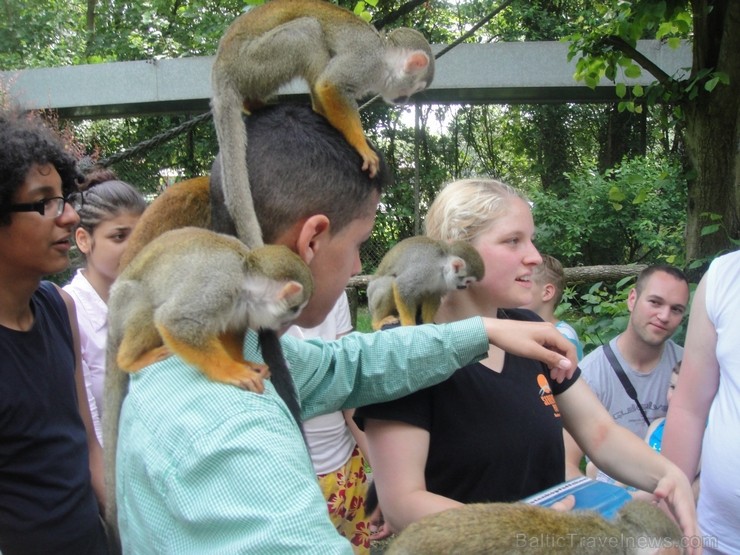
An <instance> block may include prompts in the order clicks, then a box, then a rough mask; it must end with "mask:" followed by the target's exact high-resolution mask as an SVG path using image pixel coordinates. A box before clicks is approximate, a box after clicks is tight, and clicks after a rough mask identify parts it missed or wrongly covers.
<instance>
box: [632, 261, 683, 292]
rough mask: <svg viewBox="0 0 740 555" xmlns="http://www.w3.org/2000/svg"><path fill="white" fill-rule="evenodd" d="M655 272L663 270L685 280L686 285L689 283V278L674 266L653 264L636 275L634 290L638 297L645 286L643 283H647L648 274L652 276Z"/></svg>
mask: <svg viewBox="0 0 740 555" xmlns="http://www.w3.org/2000/svg"><path fill="white" fill-rule="evenodd" d="M655 272H665V273H666V274H668V275H670V276H673V277H674V278H676V279H677V280H679V281H684V282H686V285H687V286H688V285H689V279H688V278H687V277H686V274H684V273H683V272H682V271H681V270H679V269H678V268H676V267H675V266H671V265H669V264H654V265H652V266H648V267H647V268H645V269H644V270H643V271H642V272H640V275H638V276H637V281H636V282H635V292H636V293H637V296H638V297H639V296H640V295H641V294H642V290H643V289H644V288H645V284H646V283H647V281H648V279H650V276H652V275H653V274H654V273H655Z"/></svg>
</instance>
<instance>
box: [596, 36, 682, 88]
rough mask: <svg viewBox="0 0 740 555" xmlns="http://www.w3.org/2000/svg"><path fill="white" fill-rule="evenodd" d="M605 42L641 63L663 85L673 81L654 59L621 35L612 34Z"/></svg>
mask: <svg viewBox="0 0 740 555" xmlns="http://www.w3.org/2000/svg"><path fill="white" fill-rule="evenodd" d="M604 44H607V45H609V46H612V47H614V48H616V49H617V50H619V51H620V52H622V53H623V54H624V55H626V56H627V57H629V58H631V59H632V60H634V61H635V62H637V63H638V64H640V65H641V66H642V67H644V68H645V69H646V70H647V71H648V72H650V74H651V75H652V76H653V77H655V78H656V79H657V80H658V82H660V83H661V84H662V85H666V84H668V83H672V82H673V78H672V77H671V76H670V75H668V74H667V73H666V72H665V71H663V70H662V69H660V68H659V67H658V66H657V65H656V64H655V63H654V62H653V61H652V60H650V59H649V58H648V57H647V56H645V55H644V54H642V53H641V52H639V51H638V50H637V49H636V48H634V47H633V46H630V45H629V44H628V43H627V42H626V41H625V40H624V39H622V38H620V37H615V36H610V37H606V38H605V39H604Z"/></svg>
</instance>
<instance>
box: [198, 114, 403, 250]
mask: <svg viewBox="0 0 740 555" xmlns="http://www.w3.org/2000/svg"><path fill="white" fill-rule="evenodd" d="M246 125H247V136H248V138H249V140H248V146H247V167H248V169H249V183H250V186H251V190H252V197H253V198H254V206H255V211H256V213H257V219H258V220H259V223H260V226H261V228H262V237H263V239H264V242H265V243H271V242H273V241H274V240H275V239H276V238H277V237H278V236H279V235H280V234H281V233H282V232H283V231H285V229H287V228H288V227H290V226H292V225H293V224H294V223H296V222H298V221H300V220H301V219H304V218H307V217H310V216H312V215H315V214H324V215H326V216H327V217H328V218H329V220H330V222H331V232H332V233H336V232H338V231H340V230H341V229H342V228H344V227H345V226H346V225H347V224H349V223H350V222H351V221H352V220H355V219H357V218H359V217H362V216H363V212H366V211H367V210H368V208H367V199H368V198H369V197H370V195H371V194H372V193H373V192H377V193H381V192H382V190H383V188H384V187H387V186H388V185H390V184H391V182H392V177H391V173H390V170H389V169H388V166H387V165H386V163H385V160H384V158H383V156H382V154H380V153H378V156H379V158H380V166H379V168H378V173H377V174H376V175H375V177H374V178H370V177H369V174H368V173H367V172H366V171H362V159H361V158H360V155H359V154H358V153H357V151H355V149H354V148H353V147H352V146H350V145H349V143H347V141H346V140H345V139H344V137H343V136H342V135H341V134H340V133H339V131H337V130H336V129H335V128H334V127H332V126H331V125H330V124H329V123H328V122H327V121H326V119H325V118H324V117H323V116H320V115H319V114H317V113H316V112H314V111H313V110H312V109H311V107H310V106H308V105H298V104H278V105H275V106H270V107H267V108H263V109H261V110H257V111H255V112H254V114H252V115H250V116H248V117H247V118H246ZM376 152H377V150H376ZM211 195H212V199H213V200H214V201H215V202H213V210H214V213H213V227H214V229H216V231H221V232H224V233H229V232H231V233H232V234H235V233H234V230H233V227H229V226H224V225H223V223H224V221H230V218H229V216H228V213H227V212H226V208H225V206H224V204H223V191H222V190H221V172H220V162H219V158H216V161H215V162H214V164H213V168H212V171H211Z"/></svg>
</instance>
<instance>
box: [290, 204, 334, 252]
mask: <svg viewBox="0 0 740 555" xmlns="http://www.w3.org/2000/svg"><path fill="white" fill-rule="evenodd" d="M329 228H330V225H329V218H327V217H326V216H325V215H324V214H314V215H313V216H311V217H309V218H307V219H306V220H305V221H304V222H303V223H302V224H301V225H300V228H299V230H298V235H297V237H296V252H297V253H298V256H300V257H301V258H302V259H303V261H304V262H305V263H306V264H311V261H312V260H313V258H314V256H316V253H317V252H318V250H319V249H320V248H321V246H322V245H323V244H324V242H325V241H326V240H328V239H329Z"/></svg>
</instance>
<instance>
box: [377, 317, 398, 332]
mask: <svg viewBox="0 0 740 555" xmlns="http://www.w3.org/2000/svg"><path fill="white" fill-rule="evenodd" d="M398 324H400V321H399V319H398V316H386V317H385V318H383V319H382V320H377V321H373V323H372V327H373V330H375V331H378V330H381V329H382V328H383V326H395V325H398Z"/></svg>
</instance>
